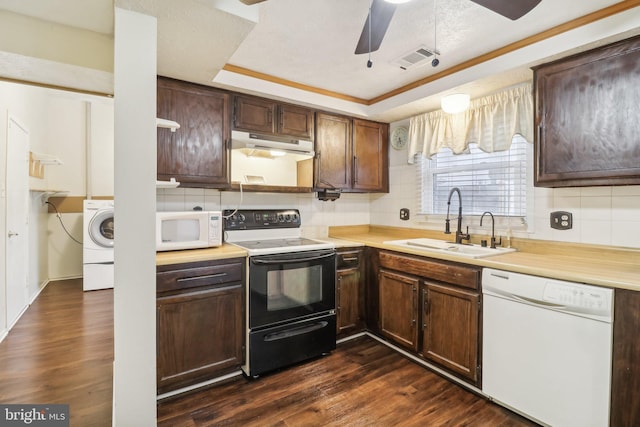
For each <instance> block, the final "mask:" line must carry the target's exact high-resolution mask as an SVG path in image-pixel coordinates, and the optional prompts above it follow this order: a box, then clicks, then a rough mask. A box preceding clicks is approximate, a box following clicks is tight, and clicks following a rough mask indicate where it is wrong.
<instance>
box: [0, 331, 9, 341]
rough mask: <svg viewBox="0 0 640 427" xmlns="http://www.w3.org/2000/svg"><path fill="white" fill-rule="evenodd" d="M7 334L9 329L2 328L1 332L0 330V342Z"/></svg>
mask: <svg viewBox="0 0 640 427" xmlns="http://www.w3.org/2000/svg"><path fill="white" fill-rule="evenodd" d="M7 335H9V331H8V330H6V329H5V330H4V331H2V332H0V342H2V341H4V339H5V338H6V337H7Z"/></svg>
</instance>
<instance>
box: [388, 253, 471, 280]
mask: <svg viewBox="0 0 640 427" xmlns="http://www.w3.org/2000/svg"><path fill="white" fill-rule="evenodd" d="M380 267H386V268H389V269H392V270H397V271H402V272H405V273H409V274H413V275H416V276H420V277H427V278H430V279H433V280H437V281H440V282H445V283H451V284H454V285H458V286H462V287H465V288H469V289H478V288H479V283H480V272H481V268H480V267H472V266H463V265H457V264H450V263H446V262H438V261H431V260H428V259H426V258H416V257H410V256H406V255H400V254H397V253H393V252H384V251H381V252H380Z"/></svg>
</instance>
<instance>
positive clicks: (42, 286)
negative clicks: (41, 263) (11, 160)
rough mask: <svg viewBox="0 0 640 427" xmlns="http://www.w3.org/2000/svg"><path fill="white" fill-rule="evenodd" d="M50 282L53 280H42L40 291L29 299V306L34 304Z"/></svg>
mask: <svg viewBox="0 0 640 427" xmlns="http://www.w3.org/2000/svg"><path fill="white" fill-rule="evenodd" d="M49 283H51V280H49V279H47V280H45V281H44V282H42V283H41V284H40V287H39V288H38V291H37V292H36V293H35V294H34V295H33V296H32V297H31V298H30V299H29V304H28V306H30V305H31V304H33V302H34V301H35V300H36V298H38V297H39V296H40V294H41V293H42V291H43V290H44V288H46V287H47V285H48V284H49Z"/></svg>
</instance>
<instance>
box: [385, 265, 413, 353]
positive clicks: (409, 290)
mask: <svg viewBox="0 0 640 427" xmlns="http://www.w3.org/2000/svg"><path fill="white" fill-rule="evenodd" d="M378 286H379V289H380V291H379V292H380V332H381V333H382V335H384V336H386V337H388V338H391V339H392V340H393V341H395V342H396V343H398V344H400V345H402V346H403V347H406V348H408V349H410V350H412V351H418V327H417V322H418V289H419V287H420V281H419V280H418V279H417V278H415V277H411V276H407V275H404V274H399V273H395V272H392V271H388V270H380V273H379V274H378Z"/></svg>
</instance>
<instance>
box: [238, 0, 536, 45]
mask: <svg viewBox="0 0 640 427" xmlns="http://www.w3.org/2000/svg"><path fill="white" fill-rule="evenodd" d="M240 1H241V2H242V3H244V4H246V5H252V4H256V3H262V2H263V1H266V0H240ZM408 1H410V0H372V2H371V7H370V9H369V14H368V15H367V19H366V21H365V23H364V28H362V33H361V34H360V39H359V40H358V44H357V46H356V51H355V53H356V55H359V54H361V53H371V52H375V51H376V50H378V49H379V48H380V45H381V44H382V39H383V38H384V35H385V33H386V32H387V28H389V24H390V23H391V18H392V17H393V13H394V12H395V11H396V4H398V3H406V2H408ZM471 1H472V2H474V3H477V4H479V5H480V6H484V7H486V8H487V9H489V10H492V11H494V12H495V13H497V14H500V15H502V16H504V17H507V18H509V19H511V20H514V21H515V20H516V19H518V18H521V17H522V16H524V15H525V14H527V13H528V12H529V11H531V10H532V9H533V8H534V7H536V6H537V5H538V3H540V1H542V0H519V1H514V0H471ZM369 26H371V31H369Z"/></svg>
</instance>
